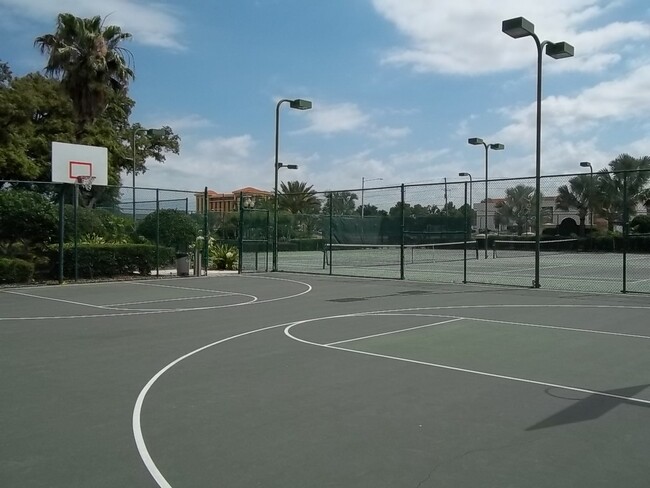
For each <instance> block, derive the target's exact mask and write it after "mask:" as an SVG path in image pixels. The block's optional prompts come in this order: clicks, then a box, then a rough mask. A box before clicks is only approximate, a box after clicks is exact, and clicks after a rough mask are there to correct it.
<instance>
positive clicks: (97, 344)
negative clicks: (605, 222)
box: [0, 253, 650, 488]
mask: <svg viewBox="0 0 650 488" xmlns="http://www.w3.org/2000/svg"><path fill="white" fill-rule="evenodd" d="M321 257H322V253H321ZM481 261H482V260H481V259H477V260H476V262H481ZM321 266H322V263H321ZM649 311H650V306H648V304H647V297H645V296H643V295H598V294H595V295H594V294H585V293H567V292H555V291H549V290H531V289H524V288H501V287H496V286H478V285H471V284H466V285H453V284H435V283H415V282H408V281H400V280H369V279H360V278H354V277H338V276H317V275H305V274H290V273H269V274H259V275H222V276H211V277H200V278H199V277H197V278H184V279H177V278H170V279H160V280H144V281H125V282H110V283H108V282H107V283H94V284H78V285H65V286H46V287H27V288H4V289H2V290H0V371H1V376H0V386H1V387H2V391H3V401H2V402H1V403H0V414H1V415H0V418H1V419H2V420H1V422H2V432H3V442H2V443H0V446H1V447H0V450H1V456H0V485H1V486H3V487H21V488H23V487H37V486H38V487H40V486H49V487H88V486H93V487H115V486H138V487H147V486H150V487H156V486H159V487H197V486H228V487H250V486H265V487H287V486H309V487H326V486H327V487H329V486H358V487H373V488H377V487H395V486H413V487H427V486H430V487H434V486H435V487H459V486H482V487H504V486H527V487H533V488H540V487H553V488H557V487H575V486H590V487H611V486H613V485H617V486H625V487H642V486H643V487H645V486H647V479H648V475H649V474H650V468H649V467H648V463H647V459H648V456H649V455H650V445H649V444H648V442H647V432H649V431H650V408H649V407H650V389H649V388H648V387H649V386H650V373H649V371H650V354H649V353H650V330H649V329H648V327H649V325H650V323H649V322H648V312H649Z"/></svg>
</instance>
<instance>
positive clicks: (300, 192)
mask: <svg viewBox="0 0 650 488" xmlns="http://www.w3.org/2000/svg"><path fill="white" fill-rule="evenodd" d="M278 208H279V209H280V210H286V211H288V212H291V213H292V214H317V213H318V212H319V211H320V201H319V200H318V197H317V196H316V190H314V189H313V186H312V185H307V183H305V182H304V181H288V182H287V183H286V184H285V183H280V194H279V195H278Z"/></svg>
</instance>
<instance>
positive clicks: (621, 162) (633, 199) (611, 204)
mask: <svg viewBox="0 0 650 488" xmlns="http://www.w3.org/2000/svg"><path fill="white" fill-rule="evenodd" d="M597 176H598V177H597V181H596V192H595V193H596V195H595V201H594V207H595V209H596V212H597V213H598V215H600V216H601V217H603V218H605V219H607V228H608V230H610V231H611V230H613V229H614V224H615V223H616V222H622V219H623V215H624V213H625V212H626V211H627V214H628V216H629V215H635V214H636V206H637V204H638V203H639V202H643V201H645V200H647V199H648V197H650V191H649V190H648V189H647V188H646V185H647V183H648V181H649V180H650V157H649V156H643V157H641V158H635V157H632V156H630V155H629V154H621V155H619V156H618V157H617V158H616V159H614V160H612V161H611V162H610V163H609V169H602V170H600V171H599V172H598V175H597ZM625 187H626V190H627V202H625V201H624V200H623V193H624V189H625Z"/></svg>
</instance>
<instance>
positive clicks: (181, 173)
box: [138, 134, 271, 192]
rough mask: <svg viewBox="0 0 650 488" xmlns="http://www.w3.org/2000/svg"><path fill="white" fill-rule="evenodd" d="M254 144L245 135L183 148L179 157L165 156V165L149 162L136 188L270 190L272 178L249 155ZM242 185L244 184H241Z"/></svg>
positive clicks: (202, 141)
mask: <svg viewBox="0 0 650 488" xmlns="http://www.w3.org/2000/svg"><path fill="white" fill-rule="evenodd" d="M255 145H256V143H255V141H254V140H253V138H252V137H251V136H250V135H248V134H245V135H239V136H234V137H214V138H210V139H203V140H200V141H198V142H196V143H195V144H184V146H183V149H182V151H181V154H180V155H174V154H172V155H168V156H167V162H166V163H165V164H157V163H155V162H154V161H148V162H147V167H148V168H149V169H148V171H147V172H146V173H145V174H144V175H142V176H138V186H148V187H151V188H178V189H185V190H191V191H199V190H202V189H203V187H204V186H208V188H210V189H212V190H215V191H218V192H230V191H232V190H235V189H237V188H239V187H241V186H259V187H260V188H262V189H265V188H268V187H269V182H270V180H271V178H270V177H269V176H268V175H266V174H265V173H270V172H271V171H266V168H264V167H263V164H262V163H260V162H259V161H256V160H255V157H254V156H253V154H252V152H253V149H254V147H255ZM244 182H245V183H244Z"/></svg>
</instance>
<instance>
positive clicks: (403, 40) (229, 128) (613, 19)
mask: <svg viewBox="0 0 650 488" xmlns="http://www.w3.org/2000/svg"><path fill="white" fill-rule="evenodd" d="M59 12H72V13H74V14H76V15H79V16H92V15H96V14H100V15H103V16H105V15H108V20H107V23H109V24H117V25H120V26H121V27H122V28H123V30H124V31H127V32H130V33H132V34H133V40H132V41H130V42H128V43H126V47H128V49H129V50H130V51H131V52H132V53H133V56H134V60H135V66H134V69H135V72H136V80H135V81H134V82H133V84H132V86H131V88H130V95H131V97H132V98H133V99H134V100H135V101H136V103H137V105H136V107H135V110H134V113H133V121H135V122H140V123H142V124H143V125H144V126H146V127H159V126H161V125H169V126H171V127H172V128H173V129H174V131H175V132H176V133H177V134H179V135H180V136H181V138H182V142H181V153H180V155H179V156H174V155H171V156H169V157H168V160H167V162H166V163H165V164H163V165H158V164H156V163H154V162H150V163H149V171H147V173H146V174H144V175H139V176H138V186H149V187H161V188H178V189H188V190H200V189H202V188H203V187H204V186H208V187H209V188H211V189H213V190H215V191H219V192H229V191H232V190H234V189H237V188H241V187H245V186H254V187H258V188H261V189H266V190H271V189H272V187H273V154H274V131H275V125H274V124H275V105H276V103H277V101H278V100H279V99H282V98H306V99H309V100H312V101H313V109H312V110H310V111H304V112H301V111H297V110H291V109H289V107H288V106H287V105H283V106H282V109H281V114H280V119H281V127H280V160H281V161H283V162H285V163H287V164H298V165H299V166H300V169H299V170H297V171H289V170H281V172H280V176H281V180H283V181H285V180H299V181H305V182H307V183H308V184H310V185H313V187H314V189H316V190H319V191H323V190H328V189H358V188H360V187H361V179H362V178H364V177H365V178H366V180H369V179H374V178H382V180H381V181H379V180H376V181H373V182H368V183H367V185H366V187H367V188H368V187H371V186H375V185H377V186H386V185H394V184H400V183H414V182H441V181H442V180H443V178H445V177H446V178H448V180H459V179H461V178H459V177H458V176H457V175H458V173H459V172H460V171H468V172H470V173H471V174H472V175H473V176H474V178H475V179H481V178H483V176H484V165H483V151H482V148H480V147H474V146H469V145H468V144H467V138H469V137H481V138H483V139H485V140H486V141H487V142H500V143H503V144H505V146H506V150H505V151H502V152H498V153H497V152H493V153H491V155H490V174H491V176H495V177H496V176H508V177H511V176H530V175H534V173H535V158H534V150H535V76H536V50H535V45H534V42H533V40H532V39H528V38H523V39H518V40H515V39H512V38H510V37H508V36H506V35H505V34H503V33H502V32H501V21H502V20H504V19H507V18H511V17H518V16H523V17H526V18H527V19H528V20H530V21H531V22H533V23H534V24H535V29H536V32H537V33H538V35H539V36H540V38H541V39H542V40H544V39H548V40H551V41H562V40H563V41H567V42H569V43H571V44H572V45H573V46H574V47H575V53H576V56H575V57H574V58H569V59H562V60H553V59H551V58H549V57H546V56H545V59H544V89H543V96H544V101H543V156H542V173H543V174H558V173H574V172H578V171H580V170H581V168H580V167H579V166H578V163H579V162H580V161H585V160H587V161H592V163H593V165H594V169H599V168H601V167H605V166H606V164H607V163H608V162H609V161H610V160H611V159H613V158H614V157H616V156H617V155H618V154H620V153H624V152H627V153H630V154H632V155H634V156H643V155H650V118H648V113H650V54H649V53H650V49H649V47H650V6H649V5H648V3H647V0H619V1H600V0H545V1H544V2H540V1H538V0H510V1H508V0H493V1H490V2H487V1H484V2H478V1H472V2H470V1H465V2H463V1H458V0H327V1H325V0H322V1H316V0H218V1H217V0H215V1H206V0H185V1H183V2H173V1H164V0H163V1H158V2H147V1H135V0H103V1H101V2H100V1H94V0H57V1H56V2H53V1H51V0H0V13H1V15H0V45H2V50H1V51H0V59H2V60H3V61H7V62H9V64H10V65H11V67H12V69H13V71H14V73H15V74H18V75H21V74H25V73H27V72H30V71H35V70H39V69H42V67H43V66H44V63H45V59H44V57H42V56H41V54H40V53H39V52H38V50H37V49H35V48H34V47H33V40H34V38H35V37H36V36H38V35H42V34H44V33H49V32H53V31H54V28H55V18H56V15H57V14H58V13H59ZM127 181H128V180H127ZM127 184H128V183H127Z"/></svg>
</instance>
